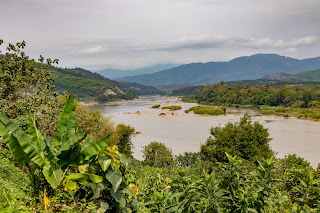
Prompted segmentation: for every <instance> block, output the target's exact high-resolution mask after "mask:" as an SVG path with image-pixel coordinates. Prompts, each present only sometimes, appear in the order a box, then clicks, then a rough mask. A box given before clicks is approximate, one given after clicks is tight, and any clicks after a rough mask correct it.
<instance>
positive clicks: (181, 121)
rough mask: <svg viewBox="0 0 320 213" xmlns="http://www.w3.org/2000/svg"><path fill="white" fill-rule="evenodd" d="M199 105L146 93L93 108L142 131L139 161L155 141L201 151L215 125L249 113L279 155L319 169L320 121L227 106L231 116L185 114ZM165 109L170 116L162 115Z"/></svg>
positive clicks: (138, 140) (136, 150)
mask: <svg viewBox="0 0 320 213" xmlns="http://www.w3.org/2000/svg"><path fill="white" fill-rule="evenodd" d="M156 104H161V106H165V105H180V106H181V107H182V110H178V111H174V113H177V114H178V115H171V113H172V112H166V111H164V110H161V109H152V108H151V106H153V105H156ZM196 105H197V104H195V103H183V102H181V101H180V100H179V99H178V98H176V97H161V96H148V97H147V96H145V97H140V98H139V99H136V100H133V101H125V102H113V103H106V104H101V105H95V106H92V107H91V109H93V110H100V111H101V113H102V115H103V116H111V118H112V120H113V121H114V122H115V123H124V124H129V125H131V126H133V127H134V128H135V129H136V131H139V132H141V133H140V134H138V135H136V136H135V137H134V138H132V142H133V144H134V146H135V147H134V150H133V151H134V157H136V158H137V159H139V160H141V159H142V158H143V154H142V153H141V149H142V147H143V146H146V145H148V144H149V143H150V142H152V141H157V142H162V143H165V144H166V146H168V147H169V148H171V149H172V151H173V153H174V154H176V155H177V154H181V153H183V152H197V151H199V149H200V145H201V144H204V143H205V142H206V139H207V138H208V137H209V136H210V131H209V130H210V128H211V127H215V126H219V125H221V126H224V125H225V124H226V123H228V122H237V121H239V120H240V117H242V116H243V115H244V114H245V113H248V114H249V115H251V116H252V120H253V121H259V123H261V124H262V125H263V126H264V127H266V128H268V130H269V134H270V137H271V138H272V140H271V141H270V146H271V148H272V150H273V151H275V152H276V153H277V157H280V158H281V157H284V156H285V155H287V154H294V153H295V154H297V155H298V156H300V157H303V158H304V159H306V160H308V161H309V162H310V163H311V165H312V166H313V167H315V168H316V167H317V165H318V163H319V162H320V122H312V121H309V120H302V119H295V118H279V117H276V116H260V115H259V111H258V110H251V109H239V108H227V115H219V116H210V115H197V114H193V113H184V110H186V109H189V108H190V107H192V106H196ZM138 111H139V113H137V112H138ZM162 112H164V113H167V115H166V116H163V117H162V116H159V115H158V114H159V113H162Z"/></svg>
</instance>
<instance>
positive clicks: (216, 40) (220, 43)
mask: <svg viewBox="0 0 320 213" xmlns="http://www.w3.org/2000/svg"><path fill="white" fill-rule="evenodd" d="M317 41H318V38H317V37H316V36H306V37H302V38H298V39H293V40H291V41H290V40H281V39H280V40H275V39H270V38H258V39H257V38H251V39H250V38H245V37H226V36H223V35H218V36H208V35H200V36H198V37H186V38H182V39H180V40H176V41H173V42H171V43H167V44H162V45H160V46H159V47H157V48H155V49H154V50H157V51H168V52H175V51H182V50H185V49H211V48H221V47H241V48H254V49H256V48H262V49H270V48H271V49H274V48H276V49H291V51H290V52H293V51H292V50H293V49H295V51H296V50H297V48H299V47H305V46H310V45H312V44H315V43H316V42H317Z"/></svg>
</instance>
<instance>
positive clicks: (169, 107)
mask: <svg viewBox="0 0 320 213" xmlns="http://www.w3.org/2000/svg"><path fill="white" fill-rule="evenodd" d="M161 109H167V110H170V111H174V110H179V109H182V108H181V106H177V105H172V106H164V107H162V108H161Z"/></svg>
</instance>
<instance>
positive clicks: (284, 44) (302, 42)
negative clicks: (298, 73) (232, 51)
mask: <svg viewBox="0 0 320 213" xmlns="http://www.w3.org/2000/svg"><path fill="white" fill-rule="evenodd" d="M317 41H318V38H317V37H316V36H306V37H302V38H298V39H294V40H292V41H285V40H272V39H270V38H265V39H251V41H250V42H249V43H248V44H246V45H252V46H253V47H262V48H263V47H264V48H268V47H269V48H297V47H304V46H309V45H312V44H314V43H316V42H317Z"/></svg>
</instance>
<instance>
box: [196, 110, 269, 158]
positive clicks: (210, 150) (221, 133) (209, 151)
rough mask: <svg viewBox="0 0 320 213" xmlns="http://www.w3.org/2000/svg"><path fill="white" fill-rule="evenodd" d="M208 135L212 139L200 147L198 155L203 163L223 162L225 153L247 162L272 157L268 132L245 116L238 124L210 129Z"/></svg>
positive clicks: (228, 124)
mask: <svg viewBox="0 0 320 213" xmlns="http://www.w3.org/2000/svg"><path fill="white" fill-rule="evenodd" d="M210 133H211V135H212V136H213V137H209V138H208V140H207V142H206V143H205V144H204V145H201V151H200V155H201V158H202V159H203V160H204V161H209V162H217V161H218V162H224V161H226V160H227V158H226V156H225V153H226V152H227V153H231V154H232V155H237V156H239V157H240V158H242V159H245V160H249V161H255V160H257V159H266V158H268V157H270V156H272V150H271V149H270V146H269V141H270V140H271V138H269V133H268V130H267V129H266V128H264V127H263V126H262V125H261V124H260V123H259V122H254V123H252V121H251V118H250V117H249V116H248V115H247V114H246V115H244V117H242V118H240V122H236V123H231V122H229V123H227V124H226V125H225V126H224V127H221V126H218V127H213V128H211V130H210Z"/></svg>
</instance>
